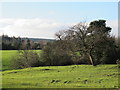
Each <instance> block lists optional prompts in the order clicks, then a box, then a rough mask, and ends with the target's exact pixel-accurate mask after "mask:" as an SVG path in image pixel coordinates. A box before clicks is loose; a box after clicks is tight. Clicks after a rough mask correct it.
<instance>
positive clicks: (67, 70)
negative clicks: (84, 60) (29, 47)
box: [0, 50, 120, 88]
mask: <svg viewBox="0 0 120 90" xmlns="http://www.w3.org/2000/svg"><path fill="white" fill-rule="evenodd" d="M2 52H3V57H2V59H3V70H4V71H2V72H0V73H2V77H3V78H2V79H3V81H2V82H3V88H118V76H120V73H118V66H117V65H98V66H91V65H71V66H46V67H31V68H26V69H17V70H10V69H12V68H11V67H10V62H11V60H12V58H13V57H16V56H17V51H13V50H12V51H11V50H10V51H2Z"/></svg>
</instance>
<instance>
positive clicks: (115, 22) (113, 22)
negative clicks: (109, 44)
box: [106, 20, 118, 36]
mask: <svg viewBox="0 0 120 90" xmlns="http://www.w3.org/2000/svg"><path fill="white" fill-rule="evenodd" d="M106 24H107V26H109V27H111V28H112V30H111V35H113V36H118V20H108V21H107V22H106Z"/></svg>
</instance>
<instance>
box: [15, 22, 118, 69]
mask: <svg viewBox="0 0 120 90" xmlns="http://www.w3.org/2000/svg"><path fill="white" fill-rule="evenodd" d="M110 32H111V28H110V27H108V26H106V21H105V20H97V21H93V22H91V23H90V24H89V25H87V24H86V23H78V24H77V25H74V26H72V27H70V28H69V29H67V30H62V31H59V32H57V33H56V34H55V36H56V40H55V41H54V42H49V43H47V45H46V46H45V47H44V49H43V52H42V53H41V54H40V55H38V52H37V53H36V52H34V51H29V50H23V51H20V52H19V55H18V58H17V59H15V61H14V65H13V66H15V67H16V68H26V67H33V66H56V65H57V66H59V65H72V64H91V65H93V66H96V65H98V64H115V63H116V62H117V63H118V60H120V55H119V53H120V39H119V38H118V39H116V38H115V37H113V36H111V35H110ZM28 44H29V43H28ZM28 46H29V45H28Z"/></svg>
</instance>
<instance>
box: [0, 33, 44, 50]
mask: <svg viewBox="0 0 120 90" xmlns="http://www.w3.org/2000/svg"><path fill="white" fill-rule="evenodd" d="M1 38H2V50H38V49H42V48H43V47H44V44H43V43H41V42H34V41H32V40H30V39H29V38H20V37H15V36H13V37H9V36H8V35H2V36H1Z"/></svg>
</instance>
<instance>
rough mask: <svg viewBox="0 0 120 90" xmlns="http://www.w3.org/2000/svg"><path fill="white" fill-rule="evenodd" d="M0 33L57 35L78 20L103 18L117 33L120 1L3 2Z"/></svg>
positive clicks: (11, 34) (26, 35)
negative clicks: (56, 33)
mask: <svg viewBox="0 0 120 90" xmlns="http://www.w3.org/2000/svg"><path fill="white" fill-rule="evenodd" d="M0 6H1V15H0V35H2V34H7V35H9V36H20V37H32V38H54V33H55V32H57V31H59V30H62V29H65V28H67V27H69V26H72V25H74V24H77V23H79V22H84V21H86V22H88V23H89V22H91V21H94V20H99V19H104V20H106V21H107V26H110V27H111V28H112V35H115V36H117V35H118V26H117V25H118V24H117V23H118V3H117V2H1V3H0Z"/></svg>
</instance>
